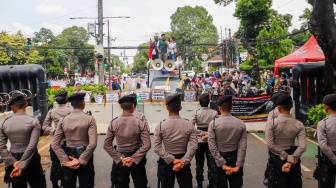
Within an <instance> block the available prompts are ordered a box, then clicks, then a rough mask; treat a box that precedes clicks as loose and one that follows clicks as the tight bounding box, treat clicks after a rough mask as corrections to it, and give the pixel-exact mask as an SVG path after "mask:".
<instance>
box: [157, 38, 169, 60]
mask: <svg viewBox="0 0 336 188" xmlns="http://www.w3.org/2000/svg"><path fill="white" fill-rule="evenodd" d="M168 46H169V45H168V42H167V41H166V35H165V34H162V35H161V39H160V40H159V44H158V48H159V59H161V60H162V61H163V62H166V61H167V57H168V55H167V48H168Z"/></svg>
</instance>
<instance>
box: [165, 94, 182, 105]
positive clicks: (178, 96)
mask: <svg viewBox="0 0 336 188" xmlns="http://www.w3.org/2000/svg"><path fill="white" fill-rule="evenodd" d="M175 101H181V94H173V95H169V96H168V97H167V98H166V105H169V104H170V103H172V102H175Z"/></svg>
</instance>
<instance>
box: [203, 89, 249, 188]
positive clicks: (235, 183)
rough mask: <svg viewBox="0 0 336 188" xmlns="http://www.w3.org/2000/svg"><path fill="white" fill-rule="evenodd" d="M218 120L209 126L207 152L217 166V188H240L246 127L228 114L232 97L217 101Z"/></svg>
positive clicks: (224, 97)
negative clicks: (208, 151)
mask: <svg viewBox="0 0 336 188" xmlns="http://www.w3.org/2000/svg"><path fill="white" fill-rule="evenodd" d="M217 105H218V108H219V111H220V113H221V116H220V117H219V118H216V119H214V120H213V121H211V122H210V124H209V130H208V131H209V138H208V139H209V140H208V142H209V150H210V152H211V154H212V156H213V158H214V162H215V164H216V166H217V173H218V174H217V177H218V179H217V181H216V182H217V185H216V186H217V187H228V184H229V185H230V188H241V187H242V186H243V167H244V162H245V156H246V148H247V137H246V126H245V124H244V122H243V121H242V120H239V119H237V118H235V117H233V116H232V115H231V114H230V111H231V110H232V96H228V95H224V96H223V97H222V98H221V99H219V101H218V103H217Z"/></svg>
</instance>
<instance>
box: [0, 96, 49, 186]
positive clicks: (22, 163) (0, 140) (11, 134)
mask: <svg viewBox="0 0 336 188" xmlns="http://www.w3.org/2000/svg"><path fill="white" fill-rule="evenodd" d="M27 105H28V103H27V101H26V98H25V96H24V95H22V94H15V95H13V96H12V97H11V99H10V101H9V106H10V107H11V109H12V111H13V113H14V115H13V116H12V117H10V118H7V119H6V120H5V121H4V123H3V124H2V126H1V130H0V148H1V150H0V156H1V157H2V158H3V159H4V161H5V168H6V170H5V172H6V174H5V178H4V181H5V182H6V183H10V182H12V185H13V188H26V187H27V182H28V184H29V186H30V187H34V188H45V187H47V185H46V180H45V176H44V172H43V169H42V166H41V163H40V160H41V157H40V155H39V153H38V152H37V144H38V141H39V137H40V131H41V125H40V123H39V121H38V120H37V119H36V118H34V117H31V116H29V115H27V114H26V107H27ZM8 140H9V141H10V143H11V147H10V151H8V149H7V146H6V144H7V141H8Z"/></svg>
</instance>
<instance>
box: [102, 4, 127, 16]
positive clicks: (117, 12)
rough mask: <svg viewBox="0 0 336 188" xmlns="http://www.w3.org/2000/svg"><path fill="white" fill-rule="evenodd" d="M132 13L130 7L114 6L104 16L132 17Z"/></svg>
mask: <svg viewBox="0 0 336 188" xmlns="http://www.w3.org/2000/svg"><path fill="white" fill-rule="evenodd" d="M131 15H132V12H131V10H130V9H129V8H128V7H123V6H112V7H109V8H108V11H106V12H104V16H106V17H109V16H131Z"/></svg>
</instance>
